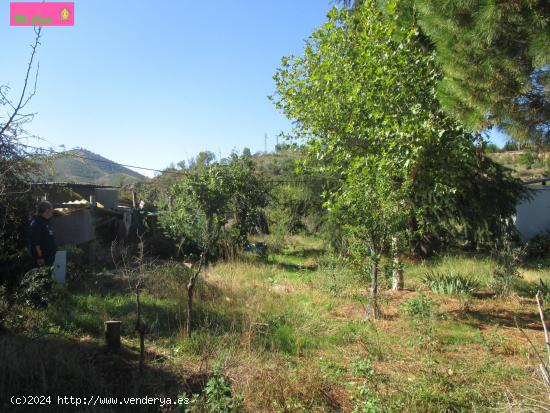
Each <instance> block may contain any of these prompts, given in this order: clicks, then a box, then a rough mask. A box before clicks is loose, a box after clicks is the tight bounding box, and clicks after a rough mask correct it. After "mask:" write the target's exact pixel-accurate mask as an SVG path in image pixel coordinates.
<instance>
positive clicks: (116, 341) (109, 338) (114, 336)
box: [105, 320, 122, 350]
mask: <svg viewBox="0 0 550 413" xmlns="http://www.w3.org/2000/svg"><path fill="white" fill-rule="evenodd" d="M121 324H122V322H121V321H113V320H111V321H105V343H106V344H107V348H108V349H109V350H119V349H120V325H121Z"/></svg>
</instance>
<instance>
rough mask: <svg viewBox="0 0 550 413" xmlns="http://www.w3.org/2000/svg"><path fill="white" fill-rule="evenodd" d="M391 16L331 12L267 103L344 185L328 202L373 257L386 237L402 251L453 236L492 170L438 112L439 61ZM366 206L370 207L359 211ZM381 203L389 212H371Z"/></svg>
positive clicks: (359, 10)
mask: <svg viewBox="0 0 550 413" xmlns="http://www.w3.org/2000/svg"><path fill="white" fill-rule="evenodd" d="M396 13H397V11H396V9H391V8H390V9H387V10H384V11H382V10H381V9H380V8H379V7H378V3H377V2H375V1H365V2H364V3H363V4H362V5H360V6H358V7H355V8H354V9H353V10H352V11H349V10H346V9H343V10H337V9H332V10H331V11H330V12H329V16H328V22H327V23H326V24H325V25H324V26H323V27H322V28H320V29H319V30H317V31H315V32H314V33H313V34H312V35H311V37H310V39H309V40H308V41H307V42H306V47H305V52H304V56H301V57H285V58H283V60H282V66H281V68H280V69H279V70H278V71H277V73H276V75H275V77H274V78H275V81H276V87H277V92H276V94H275V95H274V97H272V99H273V100H274V102H275V105H276V106H277V107H278V108H279V109H281V110H282V111H283V112H284V113H285V114H286V115H287V116H288V117H289V118H291V119H293V120H294V121H295V123H296V125H297V126H296V130H295V134H296V136H297V137H298V138H301V139H303V140H305V142H306V144H307V148H308V151H309V154H310V158H311V159H314V160H315V161H316V162H320V163H322V164H323V165H325V167H326V169H328V170H330V171H331V173H332V174H334V176H340V177H342V182H341V186H340V188H339V189H338V190H337V191H335V192H334V193H333V202H334V203H335V204H338V203H339V202H340V200H342V199H343V200H346V208H345V210H346V211H347V214H345V215H344V218H345V219H348V218H349V217H350V216H351V217H353V216H355V218H354V219H349V221H344V224H349V223H350V222H351V223H353V224H352V225H351V226H352V227H356V226H359V227H361V228H355V229H354V230H353V233H354V235H357V233H358V232H359V233H363V234H369V235H368V236H367V238H369V239H370V241H369V243H370V244H372V245H374V244H376V246H374V247H373V248H368V249H370V250H371V255H372V256H374V255H376V253H380V252H381V251H383V250H384V249H386V250H387V249H388V248H390V247H389V246H387V245H385V244H387V243H388V236H387V235H384V236H382V234H388V233H389V234H391V237H390V238H394V239H395V238H397V242H395V245H396V246H399V245H403V242H402V239H405V240H413V241H415V244H418V242H417V241H418V240H421V239H422V238H423V237H424V236H425V235H426V234H434V233H435V234H442V233H445V232H449V231H454V230H456V227H457V225H456V223H455V222H453V221H456V217H457V216H460V217H462V216H466V213H465V212H464V211H462V208H463V207H462V206H461V204H460V201H461V200H462V199H463V197H465V196H467V194H470V195H471V194H472V193H473V192H475V188H474V187H475V186H476V185H477V184H478V181H479V180H483V179H485V178H484V176H485V175H484V173H485V172H488V173H490V172H491V171H492V170H491V168H493V166H494V165H493V164H492V163H491V161H490V160H489V159H487V158H486V157H485V156H484V154H483V151H482V150H481V149H480V148H481V146H480V145H479V139H480V138H479V137H478V136H476V135H472V134H470V133H468V132H467V131H465V130H464V129H463V128H461V127H460V125H458V124H457V123H456V122H455V121H454V120H453V119H451V118H449V117H447V116H446V115H445V114H444V113H443V112H442V111H441V108H440V105H439V102H438V100H437V97H436V94H435V89H436V85H437V83H438V81H439V79H440V72H439V69H438V66H437V64H436V60H435V56H434V54H433V53H430V52H429V51H427V50H426V48H425V46H424V44H423V39H422V38H420V37H419V32H418V30H416V29H415V27H414V26H411V27H404V26H403V25H399V24H397V23H398V22H399V21H400V19H399V18H398V17H399V16H397V14H396ZM468 178H473V182H468V180H467V179H468ZM491 178H492V177H491ZM505 178H506V177H505ZM506 179H507V178H506ZM382 180H383V182H382ZM512 184H513V185H516V186H515V187H514V188H515V189H516V190H517V191H519V189H518V188H519V185H517V183H516V182H515V181H513V182H512ZM357 188H361V191H359V190H358V189H357ZM517 191H516V192H517ZM362 193H364V194H368V198H367V199H366V198H365V197H364V196H362V195H361V194H362ZM477 195H478V194H477V193H476V194H475V196H476V197H477ZM499 195H502V198H503V199H504V200H505V201H506V202H505V203H504V205H505V207H502V209H503V210H504V209H506V212H509V211H510V209H513V205H514V202H515V198H514V199H512V198H510V197H507V196H504V195H503V194H499ZM506 195H508V194H506ZM354 199H357V202H353V200H354ZM476 199H477V198H476ZM484 200H485V199H484ZM390 201H391V202H390ZM371 202H373V204H372V208H365V207H364V206H363V205H365V204H366V205H371V204H370V203H371ZM377 204H379V208H382V207H383V208H386V210H384V211H379V210H377V211H371V209H379V208H377V207H376V205H377ZM499 212H500V211H499ZM346 215H348V218H346ZM361 216H363V219H359V218H358V217H361ZM487 217H488V216H487V214H485V213H482V214H481V218H480V219H479V220H483V219H484V218H487ZM377 220H386V221H388V220H389V221H391V226H389V223H388V222H384V223H381V222H380V223H379V224H378V226H379V227H380V228H386V229H385V230H384V231H378V230H376V231H374V230H373V229H372V227H373V222H375V221H377ZM367 223H368V224H367ZM470 223H471V224H472V225H477V224H478V221H472V222H470ZM346 226H347V227H350V225H346ZM371 231H374V232H373V233H371ZM375 238H376V239H375ZM373 251H374V252H373ZM395 252H397V251H395Z"/></svg>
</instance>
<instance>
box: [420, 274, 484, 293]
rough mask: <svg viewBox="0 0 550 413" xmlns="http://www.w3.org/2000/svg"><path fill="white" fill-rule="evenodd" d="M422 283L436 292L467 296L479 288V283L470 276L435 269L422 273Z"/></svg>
mask: <svg viewBox="0 0 550 413" xmlns="http://www.w3.org/2000/svg"><path fill="white" fill-rule="evenodd" d="M422 283H423V284H424V285H425V286H426V287H428V288H429V289H430V290H432V291H433V292H434V293H436V294H448V295H467V296H469V295H472V294H473V293H475V291H476V289H478V288H479V283H478V282H477V281H476V280H474V279H473V278H471V277H467V276H464V275H461V274H453V273H449V274H445V273H440V272H435V271H430V272H428V273H426V274H424V276H423V277H422Z"/></svg>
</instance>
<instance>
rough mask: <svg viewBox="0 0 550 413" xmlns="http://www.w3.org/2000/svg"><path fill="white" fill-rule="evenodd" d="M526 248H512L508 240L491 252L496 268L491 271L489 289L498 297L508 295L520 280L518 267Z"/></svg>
mask: <svg viewBox="0 0 550 413" xmlns="http://www.w3.org/2000/svg"><path fill="white" fill-rule="evenodd" d="M526 251H527V249H526V247H514V246H513V245H512V243H511V242H510V241H509V240H505V242H504V243H502V245H500V246H499V247H497V248H496V249H495V250H494V251H493V256H494V258H495V260H496V262H497V266H496V268H495V270H494V271H493V279H492V281H491V288H492V289H493V291H494V292H495V293H496V294H498V295H508V294H510V293H511V292H512V291H513V290H514V289H515V288H516V286H517V283H518V281H519V280H520V279H521V275H520V273H519V265H520V264H521V261H522V259H523V257H524V256H525V253H526Z"/></svg>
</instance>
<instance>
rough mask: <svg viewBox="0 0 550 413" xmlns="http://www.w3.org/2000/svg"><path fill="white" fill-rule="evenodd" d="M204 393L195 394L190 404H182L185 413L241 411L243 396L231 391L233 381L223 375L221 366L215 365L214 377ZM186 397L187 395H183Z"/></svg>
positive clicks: (181, 408)
mask: <svg viewBox="0 0 550 413" xmlns="http://www.w3.org/2000/svg"><path fill="white" fill-rule="evenodd" d="M203 393H204V394H202V395H198V394H193V395H192V397H191V398H189V399H190V403H189V405H184V404H182V405H181V406H180V411H181V412H183V413H188V412H189V413H195V412H215V413H236V412H240V411H241V407H242V403H243V401H242V398H241V397H239V396H234V395H233V394H232V392H231V383H230V382H229V381H228V380H227V379H226V378H225V376H224V375H223V373H222V371H221V368H220V367H219V366H216V367H214V371H213V372H212V377H211V378H210V379H209V380H208V382H207V383H206V386H205V388H204V390H203ZM181 397H182V398H185V397H186V395H182V396H181Z"/></svg>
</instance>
